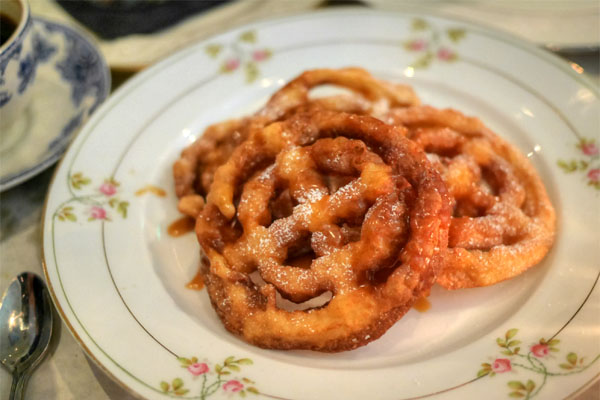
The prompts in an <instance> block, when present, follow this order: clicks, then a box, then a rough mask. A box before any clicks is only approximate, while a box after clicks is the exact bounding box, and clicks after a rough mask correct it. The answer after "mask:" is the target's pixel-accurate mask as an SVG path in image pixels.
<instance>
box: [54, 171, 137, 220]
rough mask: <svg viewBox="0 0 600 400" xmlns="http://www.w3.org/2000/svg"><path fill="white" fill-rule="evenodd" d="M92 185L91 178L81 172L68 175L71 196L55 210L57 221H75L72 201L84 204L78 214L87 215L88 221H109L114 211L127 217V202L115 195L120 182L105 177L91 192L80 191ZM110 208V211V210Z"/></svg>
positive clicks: (75, 215) (75, 214)
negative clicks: (83, 192)
mask: <svg viewBox="0 0 600 400" xmlns="http://www.w3.org/2000/svg"><path fill="white" fill-rule="evenodd" d="M90 185H92V180H91V179H90V178H88V177H86V176H85V175H84V174H83V173H81V172H76V173H74V174H72V175H69V192H70V193H71V198H69V199H67V200H66V201H64V202H63V203H62V204H61V206H60V207H59V208H58V209H57V210H56V211H55V213H54V215H55V217H56V218H58V220H59V221H70V222H77V220H78V219H77V212H76V211H75V208H74V203H79V204H82V205H84V206H85V207H84V210H83V211H81V212H80V214H84V215H86V216H87V220H88V221H95V220H103V221H111V220H112V218H114V217H113V215H114V214H115V213H116V214H117V215H119V216H121V217H122V218H127V209H128V208H129V202H128V201H125V200H121V199H120V198H119V197H118V196H117V195H118V191H119V186H120V183H119V182H117V181H116V180H114V179H113V178H107V179H105V180H104V181H103V182H102V183H101V184H100V185H98V186H95V190H94V191H93V192H91V193H87V194H82V193H81V191H82V190H83V189H84V188H85V187H88V186H90ZM110 210H112V212H110Z"/></svg>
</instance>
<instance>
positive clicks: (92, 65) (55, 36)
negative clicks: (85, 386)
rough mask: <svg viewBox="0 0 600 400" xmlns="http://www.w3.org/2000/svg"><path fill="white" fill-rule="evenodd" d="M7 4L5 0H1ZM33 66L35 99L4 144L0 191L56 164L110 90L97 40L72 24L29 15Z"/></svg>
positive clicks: (0, 155)
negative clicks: (96, 43)
mask: <svg viewBox="0 0 600 400" xmlns="http://www.w3.org/2000/svg"><path fill="white" fill-rule="evenodd" d="M2 3H3V4H2V5H3V8H4V0H2ZM31 25H32V27H31V33H30V36H31V37H32V46H33V48H34V49H35V55H36V56H35V60H36V62H35V64H34V65H33V69H32V72H31V74H33V75H34V76H35V81H33V79H32V78H33V76H31V77H30V79H31V82H29V86H30V88H29V89H28V90H30V91H31V99H30V101H29V102H28V104H27V107H25V108H24V109H23V110H22V111H21V112H20V113H19V114H18V116H17V119H16V120H15V121H14V122H13V124H12V125H11V126H9V127H8V128H6V129H4V128H3V129H2V136H3V138H4V137H8V138H16V139H15V140H6V141H5V140H2V141H1V142H0V144H1V146H0V159H1V160H2V162H0V192H2V191H4V190H6V189H9V188H11V187H13V186H15V185H17V184H19V183H21V182H23V181H25V180H27V179H29V178H31V177H33V176H34V175H36V174H38V173H39V172H41V171H43V170H44V169H46V168H48V167H49V166H51V165H52V164H54V163H55V162H56V161H57V160H58V159H59V158H60V157H61V156H62V154H63V152H64V151H65V149H66V148H67V146H68V145H69V143H70V141H71V139H72V137H73V136H74V135H75V134H76V133H77V131H78V130H79V128H80V127H81V126H82V125H83V124H84V123H85V122H86V120H87V119H88V118H89V116H90V115H91V114H92V113H93V112H94V110H95V109H96V108H97V107H98V105H100V103H102V102H103V101H104V99H105V98H106V97H107V96H108V93H109V91H110V72H109V69H108V66H107V64H106V61H105V60H104V57H103V56H102V54H101V53H100V51H99V50H98V48H97V47H96V46H95V44H94V42H93V40H90V39H89V38H87V35H85V34H84V33H82V32H79V31H78V30H75V29H72V28H70V27H67V26H64V25H62V24H58V23H56V22H51V21H47V20H44V19H42V18H39V17H35V16H34V17H32V18H31Z"/></svg>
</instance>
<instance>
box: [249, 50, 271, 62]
mask: <svg viewBox="0 0 600 400" xmlns="http://www.w3.org/2000/svg"><path fill="white" fill-rule="evenodd" d="M269 55H270V53H269V52H268V51H267V50H262V49H261V50H255V51H254V52H252V59H253V60H254V61H263V60H266V59H267V58H269Z"/></svg>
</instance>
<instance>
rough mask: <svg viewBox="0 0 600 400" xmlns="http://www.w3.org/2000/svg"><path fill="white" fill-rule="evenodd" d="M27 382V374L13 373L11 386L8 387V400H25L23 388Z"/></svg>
mask: <svg viewBox="0 0 600 400" xmlns="http://www.w3.org/2000/svg"><path fill="white" fill-rule="evenodd" d="M28 380H29V374H28V373H27V372H20V373H19V372H15V373H14V374H13V380H12V386H11V387H10V397H9V399H10V400H23V399H24V398H25V386H26V385H27V381H28Z"/></svg>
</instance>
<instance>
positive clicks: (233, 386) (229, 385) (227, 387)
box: [223, 379, 244, 393]
mask: <svg viewBox="0 0 600 400" xmlns="http://www.w3.org/2000/svg"><path fill="white" fill-rule="evenodd" d="M243 388H244V385H242V383H241V382H240V381H236V380H235V379H232V380H230V381H227V382H225V384H224V385H223V390H224V391H226V392H231V393H236V392H239V391H240V390H242V389H243Z"/></svg>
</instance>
